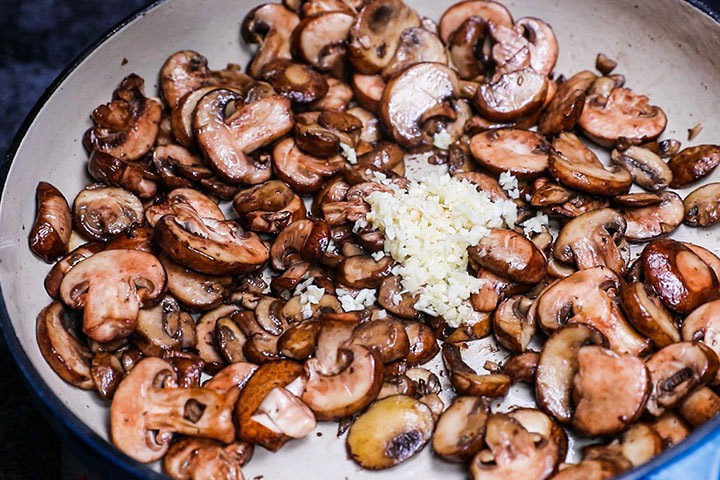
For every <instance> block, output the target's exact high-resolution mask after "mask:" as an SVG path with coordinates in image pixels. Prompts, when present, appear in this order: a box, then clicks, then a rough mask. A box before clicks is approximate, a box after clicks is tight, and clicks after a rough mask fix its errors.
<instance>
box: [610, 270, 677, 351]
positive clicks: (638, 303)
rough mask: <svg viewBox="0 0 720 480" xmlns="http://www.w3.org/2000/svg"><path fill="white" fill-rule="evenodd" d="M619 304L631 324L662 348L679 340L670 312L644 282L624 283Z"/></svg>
mask: <svg viewBox="0 0 720 480" xmlns="http://www.w3.org/2000/svg"><path fill="white" fill-rule="evenodd" d="M620 305H621V306H622V308H623V310H624V311H625V314H626V315H627V318H628V320H630V322H631V323H632V324H633V326H634V327H635V328H636V329H637V330H638V331H639V332H640V333H642V334H643V335H645V336H646V337H648V338H649V339H650V340H652V341H653V343H654V344H655V345H656V346H658V347H660V348H662V347H665V346H667V345H670V344H671V343H676V342H679V341H680V331H679V330H678V327H677V325H676V324H675V321H674V319H673V316H672V314H671V313H670V311H669V310H668V309H667V308H666V307H665V305H663V304H662V302H661V301H660V299H659V298H658V297H657V295H655V294H654V293H653V291H652V290H651V289H650V287H648V286H647V285H645V284H644V283H641V282H630V283H628V284H627V285H625V286H624V287H623V288H622V289H621V290H620ZM686 340H689V339H686Z"/></svg>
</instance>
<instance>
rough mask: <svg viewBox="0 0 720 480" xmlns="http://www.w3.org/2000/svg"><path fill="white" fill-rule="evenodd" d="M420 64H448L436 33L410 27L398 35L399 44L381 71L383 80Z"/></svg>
mask: <svg viewBox="0 0 720 480" xmlns="http://www.w3.org/2000/svg"><path fill="white" fill-rule="evenodd" d="M421 62H437V63H443V64H447V63H448V57H447V53H446V51H445V45H443V43H442V41H441V40H440V38H439V37H438V36H437V34H436V33H433V32H431V31H429V30H426V29H425V28H422V27H410V28H406V29H405V30H403V31H402V33H400V43H399V45H398V46H397V50H396V51H395V55H394V56H393V58H392V60H391V61H390V63H389V64H388V65H387V66H386V67H385V68H384V69H383V70H382V77H383V78H384V79H385V80H388V79H389V78H391V77H393V76H395V75H397V74H399V73H400V72H402V71H403V70H405V69H406V68H408V67H410V66H412V65H414V64H416V63H421Z"/></svg>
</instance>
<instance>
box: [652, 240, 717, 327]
mask: <svg viewBox="0 0 720 480" xmlns="http://www.w3.org/2000/svg"><path fill="white" fill-rule="evenodd" d="M640 264H641V266H642V273H643V275H644V276H645V281H646V282H647V283H648V284H649V285H650V286H651V287H652V289H653V291H654V292H655V294H656V295H657V296H658V297H660V299H661V300H662V302H663V303H664V304H665V306H667V307H668V308H669V309H671V310H674V311H676V312H678V313H683V314H688V313H690V312H692V311H693V310H694V309H696V308H697V307H699V306H700V305H702V304H703V303H706V302H709V301H711V300H715V299H717V298H718V297H719V296H720V290H718V278H717V276H716V274H715V272H714V271H713V270H712V269H711V268H710V266H709V265H708V264H707V263H705V261H703V259H702V258H700V257H699V256H698V255H697V254H696V253H695V252H693V251H692V250H691V249H689V248H688V247H686V246H685V245H683V244H682V243H680V242H678V241H677V240H672V239H670V238H660V239H657V240H653V241H652V242H650V243H649V244H647V246H646V247H645V249H644V250H643V252H642V254H641V256H640Z"/></svg>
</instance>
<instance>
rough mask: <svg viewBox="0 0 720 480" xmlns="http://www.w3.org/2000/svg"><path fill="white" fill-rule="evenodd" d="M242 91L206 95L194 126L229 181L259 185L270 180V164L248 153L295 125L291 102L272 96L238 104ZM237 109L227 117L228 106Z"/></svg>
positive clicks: (201, 143)
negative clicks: (261, 162)
mask: <svg viewBox="0 0 720 480" xmlns="http://www.w3.org/2000/svg"><path fill="white" fill-rule="evenodd" d="M241 100H242V98H241V96H240V95H239V94H238V93H235V92H232V91H230V90H227V89H218V90H213V91H212V92H210V93H208V94H206V95H205V96H204V97H202V98H201V99H200V100H199V101H198V104H197V107H196V108H195V116H194V118H193V129H194V130H195V136H196V138H197V141H198V144H199V146H200V148H201V149H202V151H203V152H204V154H205V156H206V157H207V159H208V161H209V163H210V165H211V166H212V167H213V168H214V169H215V170H216V171H217V173H218V174H219V175H220V176H221V177H223V178H224V179H225V180H227V181H229V182H236V183H237V182H242V183H248V184H251V185H255V184H258V183H262V182H264V181H266V180H269V179H270V175H271V174H272V172H271V170H270V168H269V167H270V166H269V165H268V164H260V163H258V162H257V161H255V160H252V159H250V158H249V157H248V154H249V153H251V152H253V151H255V150H257V149H258V148H260V147H263V146H265V145H268V144H269V143H271V142H273V141H275V140H277V139H278V138H280V137H282V136H283V135H285V134H286V133H288V132H290V131H291V130H292V127H293V117H292V113H291V110H290V101H289V100H287V99H285V98H283V97H281V96H278V95H272V96H269V97H265V98H261V99H259V100H257V101H255V102H252V103H249V104H245V105H238V103H239V102H240V101H241ZM233 102H234V103H235V104H236V106H237V110H235V112H234V113H233V114H232V115H231V116H229V117H226V110H227V108H228V105H230V104H231V103H233Z"/></svg>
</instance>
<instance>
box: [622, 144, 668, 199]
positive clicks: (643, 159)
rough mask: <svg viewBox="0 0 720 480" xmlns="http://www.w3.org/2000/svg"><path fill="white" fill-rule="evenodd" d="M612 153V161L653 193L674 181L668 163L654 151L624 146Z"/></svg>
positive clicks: (635, 146) (634, 146)
mask: <svg viewBox="0 0 720 480" xmlns="http://www.w3.org/2000/svg"><path fill="white" fill-rule="evenodd" d="M623 147H626V148H621V147H620V146H618V148H616V149H614V150H613V151H612V153H611V157H610V158H612V161H613V162H615V163H617V164H618V165H620V166H622V167H624V168H626V169H627V170H628V171H629V172H630V174H631V175H632V176H633V181H634V182H635V183H637V184H638V185H640V186H641V187H643V188H646V189H648V190H650V191H652V192H658V191H660V190H663V189H665V188H667V187H668V185H670V184H671V182H672V181H673V172H672V170H671V169H670V167H669V166H668V164H667V163H665V162H664V161H663V159H662V158H661V157H660V155H658V154H657V153H655V152H653V151H652V150H650V149H648V148H645V147H641V146H637V145H629V146H623Z"/></svg>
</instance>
